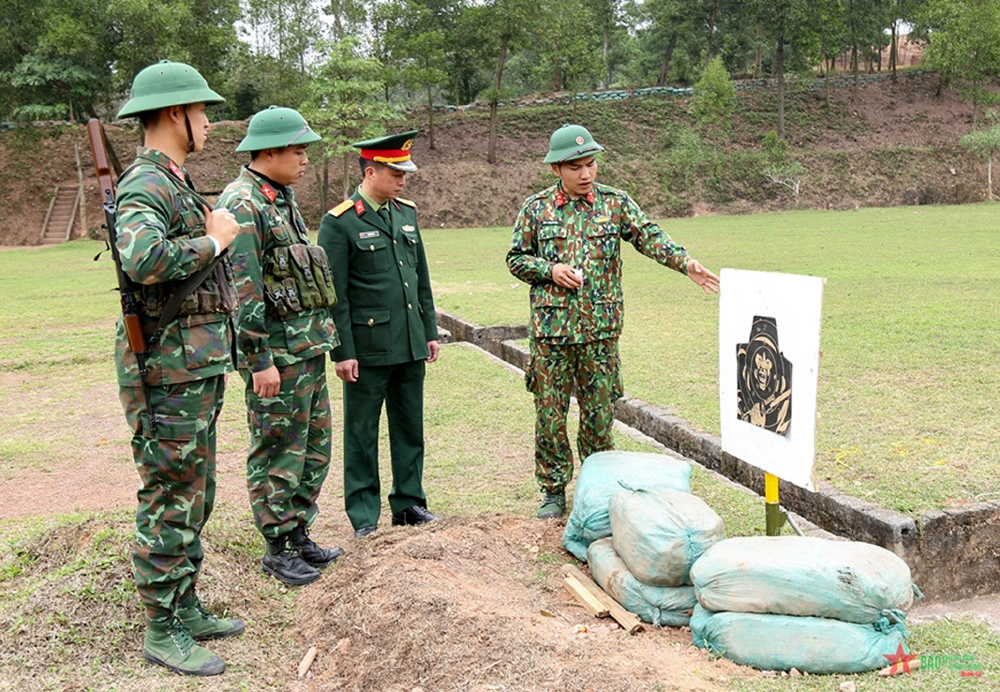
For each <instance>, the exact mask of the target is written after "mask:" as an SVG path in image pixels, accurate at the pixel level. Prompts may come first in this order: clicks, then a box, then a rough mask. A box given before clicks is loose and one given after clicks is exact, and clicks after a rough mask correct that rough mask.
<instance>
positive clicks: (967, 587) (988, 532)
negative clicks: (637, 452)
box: [437, 309, 1000, 600]
mask: <svg viewBox="0 0 1000 692" xmlns="http://www.w3.org/2000/svg"><path fill="white" fill-rule="evenodd" d="M437 317H438V324H439V325H440V326H441V327H442V328H444V329H446V330H447V331H448V332H450V336H451V338H452V339H453V340H455V341H466V342H468V343H471V344H473V345H475V346H478V347H479V348H482V349H483V350H485V351H487V352H489V353H492V354H493V355H495V356H497V357H498V358H501V359H502V360H505V361H507V362H508V363H510V364H512V365H514V366H516V367H519V368H521V369H522V370H523V369H524V367H525V365H526V364H527V361H528V351H527V349H526V348H525V347H523V346H521V345H519V344H517V343H516V340H517V339H524V338H527V336H528V328H527V326H524V325H501V326H494V327H480V326H478V325H475V324H472V323H471V322H467V321H465V320H463V319H461V318H460V317H456V316H454V315H451V314H449V313H447V312H445V311H444V310H440V309H438V311H437ZM615 416H616V417H617V418H618V419H619V420H620V421H622V422H623V423H625V424H626V425H629V426H631V427H633V428H635V429H636V430H639V431H640V432H642V433H643V434H645V435H648V436H649V437H652V438H653V439H655V440H656V441H657V442H659V443H660V444H662V445H664V446H666V447H669V448H670V449H673V450H674V451H676V452H677V453H679V454H682V455H684V456H686V457H688V458H689V459H691V460H693V461H696V462H697V463H699V464H700V465H702V466H704V467H705V468H707V469H710V470H712V471H715V472H716V473H719V474H721V475H723V476H726V477H727V478H729V479H731V480H733V481H735V482H737V483H740V484H741V485H743V486H745V487H747V488H750V489H751V490H753V491H754V492H756V493H757V494H759V495H761V496H763V494H764V473H763V472H762V471H761V470H760V469H758V468H756V467H754V466H751V465H750V464H748V463H746V462H745V461H743V460H742V459H739V458H737V457H734V456H733V455H731V454H727V453H726V452H723V451H722V441H721V439H720V438H719V437H717V436H715V435H708V434H706V433H703V432H699V431H697V430H694V429H693V428H691V426H690V425H689V424H688V423H687V421H685V420H684V419H683V418H679V417H677V416H674V415H671V414H669V413H667V412H666V411H664V410H663V409H660V408H659V407H657V406H655V405H654V404H650V403H647V402H645V401H642V400H641V399H635V398H630V397H624V398H622V399H620V400H619V401H618V403H617V404H616V406H615ZM900 482H902V483H905V482H906V479H905V478H904V479H901V481H900ZM781 504H782V506H783V507H785V509H787V510H789V511H792V512H795V513H796V514H799V515H800V516H802V517H804V518H806V519H807V520H808V521H810V522H812V523H813V524H816V525H817V526H819V527H820V528H822V529H824V530H826V531H829V532H830V533H833V534H836V535H838V536H842V537H844V538H849V539H851V540H857V541H865V542H867V543H873V544H875V545H880V546H882V547H884V548H887V549H888V550H891V551H892V552H894V553H896V554H897V555H899V556H900V557H901V558H903V559H904V560H905V561H906V563H907V564H908V565H909V566H910V570H911V572H912V574H913V581H914V582H915V583H916V584H917V585H918V586H919V587H920V588H921V590H922V591H923V592H924V595H925V596H926V597H927V598H928V599H930V600H939V599H948V600H954V599H958V598H966V597H971V596H979V595H983V594H988V593H994V592H997V591H1000V502H987V503H976V504H973V505H970V506H968V507H964V508H962V509H947V510H937V511H931V512H927V513H925V514H923V515H922V516H920V517H919V519H915V518H913V517H910V516H907V515H905V514H900V513H899V512H894V511H892V510H887V509H883V508H882V507H878V506H877V505H873V504H871V503H869V502H865V501H863V500H860V499H858V498H855V497H851V496H850V495H845V494H843V493H841V492H839V491H838V490H836V489H835V488H833V487H831V486H829V485H828V484H825V483H820V484H819V489H818V491H817V492H810V491H808V490H804V489H802V488H799V487H797V486H794V485H792V484H791V483H785V484H782V487H781Z"/></svg>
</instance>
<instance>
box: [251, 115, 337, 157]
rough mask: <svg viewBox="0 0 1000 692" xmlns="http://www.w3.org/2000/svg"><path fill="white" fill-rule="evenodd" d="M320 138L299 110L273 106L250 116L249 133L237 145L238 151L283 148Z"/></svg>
mask: <svg viewBox="0 0 1000 692" xmlns="http://www.w3.org/2000/svg"><path fill="white" fill-rule="evenodd" d="M319 139H321V137H320V136H319V135H318V134H316V133H315V132H313V131H312V128H311V127H309V123H307V122H306V119H305V118H303V117H302V115H301V114H300V113H299V112H298V111H297V110H295V109H294V108H279V107H278V106H271V107H270V108H268V109H266V110H262V111H260V112H259V113H257V114H256V115H254V116H253V117H252V118H250V124H249V125H247V135H246V137H244V138H243V141H242V142H240V143H239V146H237V147H236V151H263V150H264V149H283V148H285V147H290V146H292V145H293V144H309V142H315V141H317V140H319Z"/></svg>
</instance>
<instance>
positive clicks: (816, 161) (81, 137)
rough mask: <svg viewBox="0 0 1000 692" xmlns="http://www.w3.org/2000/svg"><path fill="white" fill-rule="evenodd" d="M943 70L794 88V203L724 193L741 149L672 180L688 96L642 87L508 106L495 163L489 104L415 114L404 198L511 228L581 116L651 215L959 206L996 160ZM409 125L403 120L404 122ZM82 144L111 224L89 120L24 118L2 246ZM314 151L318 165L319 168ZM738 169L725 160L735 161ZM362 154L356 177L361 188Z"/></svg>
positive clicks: (228, 129)
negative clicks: (976, 140) (673, 141)
mask: <svg viewBox="0 0 1000 692" xmlns="http://www.w3.org/2000/svg"><path fill="white" fill-rule="evenodd" d="M937 83H938V79H937V76H936V75H934V74H914V75H908V76H901V77H900V79H899V82H898V83H897V84H893V83H891V82H890V81H887V80H886V81H879V82H874V83H870V84H867V85H865V86H863V87H862V88H860V89H858V90H857V94H856V97H855V94H854V90H853V89H851V88H847V87H840V88H833V89H830V90H826V89H823V88H820V89H809V88H801V89H798V90H792V92H791V93H790V94H789V97H788V107H787V108H788V109H787V122H788V125H787V129H788V132H787V137H788V141H789V153H790V155H791V156H792V157H793V158H794V159H795V160H798V161H799V162H801V163H802V164H803V165H804V173H803V175H802V180H801V186H800V192H799V196H798V199H797V200H796V199H795V198H794V197H793V196H792V195H791V194H790V192H789V191H788V190H787V189H785V188H781V187H779V186H774V185H770V186H769V185H767V183H766V181H765V180H763V179H762V178H759V177H755V176H754V177H750V178H749V179H748V180H746V181H743V182H740V183H736V184H732V185H729V186H728V187H726V188H725V189H722V190H720V189H718V186H719V183H720V181H721V183H722V184H723V185H726V178H727V177H732V178H736V177H738V175H739V173H740V171H739V168H740V166H739V164H738V161H739V159H738V158H735V157H734V158H730V159H724V166H723V170H722V171H721V173H719V172H717V173H716V175H717V179H716V180H715V181H714V182H712V181H710V182H708V183H704V184H699V183H697V182H696V183H695V184H692V185H688V187H687V188H686V189H684V190H678V189H676V180H673V181H672V180H669V179H666V178H667V176H665V175H664V169H665V166H666V164H665V161H666V158H665V156H666V155H665V153H664V152H665V150H666V148H667V142H668V141H669V139H670V133H671V132H672V131H676V130H677V129H678V128H681V127H684V126H686V125H688V124H690V123H689V120H688V116H687V104H686V102H685V101H684V99H682V98H681V97H678V96H655V97H646V98H632V99H627V100H623V101H609V102H591V103H587V104H579V105H577V106H573V105H564V106H559V105H554V106H540V107H535V108H509V109H503V110H501V122H500V128H499V139H498V163H497V164H496V165H490V164H488V163H487V162H486V149H487V136H488V120H487V117H486V114H485V113H483V112H481V111H469V112H460V113H452V114H447V115H440V114H439V115H437V116H436V117H435V132H434V140H435V145H436V146H435V148H434V149H433V150H432V149H430V148H429V137H427V128H428V122H427V117H426V114H424V113H416V114H414V115H413V116H412V118H411V120H410V121H409V122H407V123H406V124H405V126H408V127H418V128H420V129H421V133H422V135H421V137H419V138H418V139H417V140H416V142H415V144H414V148H413V157H414V160H415V161H416V162H417V163H418V165H419V166H420V171H419V172H418V173H416V174H414V175H411V176H410V177H409V179H408V187H407V191H406V193H404V194H405V196H407V197H411V198H412V199H414V200H416V201H417V202H418V204H419V206H420V211H421V223H422V225H423V226H424V227H447V228H462V227H470V226H494V225H508V224H510V223H511V222H512V220H513V217H514V214H515V213H516V211H517V209H518V207H519V206H520V203H521V201H522V200H523V199H524V198H525V197H526V196H527V195H529V194H531V193H532V192H533V191H535V190H537V189H539V188H540V187H541V186H543V185H546V184H548V183H549V182H551V180H552V178H551V175H549V173H548V171H547V169H546V167H545V166H544V165H543V164H542V163H541V159H542V157H543V155H544V153H545V150H546V148H547V143H548V135H549V133H551V131H552V130H553V129H554V128H555V127H558V126H559V125H560V124H562V123H564V122H568V121H576V122H582V123H584V124H586V125H588V126H589V127H590V129H591V130H592V131H593V132H594V135H595V137H596V138H597V139H598V140H599V141H601V142H604V143H605V144H606V146H607V147H608V151H607V152H606V154H605V155H604V159H603V161H604V163H603V164H602V166H603V168H602V175H601V179H602V180H603V181H604V182H607V183H609V184H612V185H617V186H621V187H624V188H626V189H628V190H629V191H630V192H631V193H632V194H634V195H635V196H636V197H637V198H638V200H639V201H640V203H642V204H643V206H644V208H645V209H646V211H647V212H648V213H649V214H650V215H651V216H654V217H657V216H667V215H690V214H694V213H751V212H754V211H762V210H775V209H787V208H793V207H795V206H796V205H798V206H801V207H805V208H820V209H842V208H853V207H858V206H891V205H899V204H928V203H963V202H971V201H979V200H982V199H983V198H984V195H985V164H984V163H982V162H979V161H977V160H975V159H973V158H971V157H970V156H968V155H967V154H965V153H964V152H963V151H962V150H961V149H960V148H959V147H958V144H957V142H958V139H959V137H961V136H962V135H963V134H965V133H967V132H969V131H970V130H971V129H973V118H972V106H971V105H970V104H966V103H961V102H959V101H958V100H957V99H956V98H955V96H954V94H952V93H950V92H947V91H945V92H944V93H943V94H942V95H938V94H937V86H938V84H937ZM771 92H772V90H768V89H748V90H746V91H740V92H738V94H739V105H738V108H737V113H736V115H735V117H734V121H733V127H732V135H731V139H730V141H729V142H727V143H726V144H724V145H722V146H721V147H720V150H721V151H725V152H726V154H727V155H734V154H736V155H738V153H739V152H753V151H759V150H760V148H761V142H762V139H763V136H764V134H765V133H766V132H767V131H768V130H771V129H774V127H775V123H776V114H775V108H776V106H775V95H774V94H773V93H771ZM400 126H401V127H402V126H403V124H401V125H400ZM244 127H245V125H244V124H243V123H222V124H220V125H219V126H218V127H217V128H216V130H215V132H214V134H213V136H212V137H211V138H210V139H209V143H208V145H207V147H206V150H205V151H203V152H201V153H199V154H197V155H194V156H192V157H191V158H190V159H189V165H188V167H189V169H190V171H191V174H192V177H193V178H194V180H195V182H196V183H197V184H198V186H199V187H200V188H201V189H202V190H206V191H213V190H214V191H218V190H220V189H221V188H222V187H223V186H224V185H225V184H226V183H227V182H228V181H229V180H231V179H232V178H234V177H235V176H236V174H237V172H238V170H239V167H240V165H242V164H243V163H245V157H244V156H243V155H238V154H235V153H234V152H233V149H234V148H235V146H236V143H237V142H238V141H239V139H240V137H241V136H242V130H243V128H244ZM108 136H109V139H110V141H111V142H112V144H113V146H114V147H115V149H116V151H117V152H118V155H119V157H120V158H121V159H122V161H123V163H124V164H126V165H127V163H128V162H129V161H130V160H131V158H132V155H133V150H134V147H135V146H136V145H137V144H138V143H139V133H138V130H137V129H136V128H135V127H133V126H132V125H131V124H126V123H119V124H117V125H112V126H109V127H108ZM77 152H78V155H79V159H80V162H81V167H82V170H83V174H84V182H85V186H86V192H85V200H86V214H85V216H84V219H83V220H82V222H78V223H77V226H76V228H75V229H74V232H73V233H74V236H83V235H87V234H88V232H91V231H92V229H95V228H96V227H97V226H99V225H100V223H101V222H102V221H103V216H102V213H101V208H100V200H99V196H98V193H97V190H96V181H95V179H94V177H93V174H92V170H93V168H92V163H91V160H90V153H89V145H88V144H87V141H86V130H85V128H83V127H81V126H68V125H63V126H48V127H43V128H28V129H24V128H18V129H15V130H7V131H3V132H2V133H0V189H2V190H3V201H4V205H3V206H4V208H5V210H6V212H7V213H6V215H5V216H4V217H3V218H0V245H34V244H37V243H38V242H39V239H40V235H41V230H42V224H43V221H44V218H45V213H46V210H47V208H48V204H49V200H50V199H51V197H52V194H53V190H54V188H55V187H56V186H57V185H58V184H60V183H63V184H69V183H74V182H75V181H76V180H77V166H76V159H77ZM317 165H318V162H314V164H313V166H314V169H315V167H316V166H317ZM726 166H728V170H727V169H726ZM340 171H341V163H340V162H339V161H334V162H331V164H330V178H331V184H330V191H329V194H328V199H327V204H328V205H332V204H334V203H336V202H337V201H339V200H340V198H341V194H342V190H343V187H344V186H343V182H342V181H341V179H340V178H339V174H340ZM355 171H356V166H354V164H353V162H352V165H351V176H352V177H353V178H354V179H352V180H351V181H350V183H349V184H350V185H353V184H355V183H356V174H355ZM296 193H297V196H298V198H299V201H300V205H301V206H302V208H303V211H304V212H305V214H306V217H307V219H308V220H309V222H310V223H311V224H312V225H314V226H315V225H316V224H317V223H318V221H319V217H320V215H321V214H322V212H323V211H324V209H323V207H322V203H321V201H320V195H319V191H318V185H317V177H316V176H315V175H307V177H306V178H305V179H303V180H302V181H301V182H300V183H299V184H298V186H297V188H296Z"/></svg>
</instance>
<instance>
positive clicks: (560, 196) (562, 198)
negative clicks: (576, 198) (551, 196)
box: [556, 190, 567, 207]
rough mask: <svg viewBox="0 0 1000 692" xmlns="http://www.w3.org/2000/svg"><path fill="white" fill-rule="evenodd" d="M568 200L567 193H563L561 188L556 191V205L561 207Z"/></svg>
mask: <svg viewBox="0 0 1000 692" xmlns="http://www.w3.org/2000/svg"><path fill="white" fill-rule="evenodd" d="M566 201H567V200H566V195H565V194H564V193H563V191H562V190H559V191H558V192H556V206H557V207H561V206H562V205H564V204H566Z"/></svg>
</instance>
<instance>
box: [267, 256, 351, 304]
mask: <svg viewBox="0 0 1000 692" xmlns="http://www.w3.org/2000/svg"><path fill="white" fill-rule="evenodd" d="M262 271H263V276H264V296H265V302H266V304H267V305H268V307H269V308H270V309H271V310H273V311H274V312H275V313H276V314H277V315H279V316H282V317H284V316H285V315H291V314H294V313H297V312H301V311H303V310H313V309H316V308H327V307H330V306H332V305H335V304H336V302H337V292H336V290H335V289H334V286H333V273H332V272H331V271H330V262H329V260H328V259H327V256H326V251H325V250H324V249H323V248H321V247H320V246H318V245H305V244H302V243H297V244H294V245H279V246H276V247H273V248H271V249H270V250H269V251H267V252H265V253H264V261H263V266H262Z"/></svg>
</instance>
